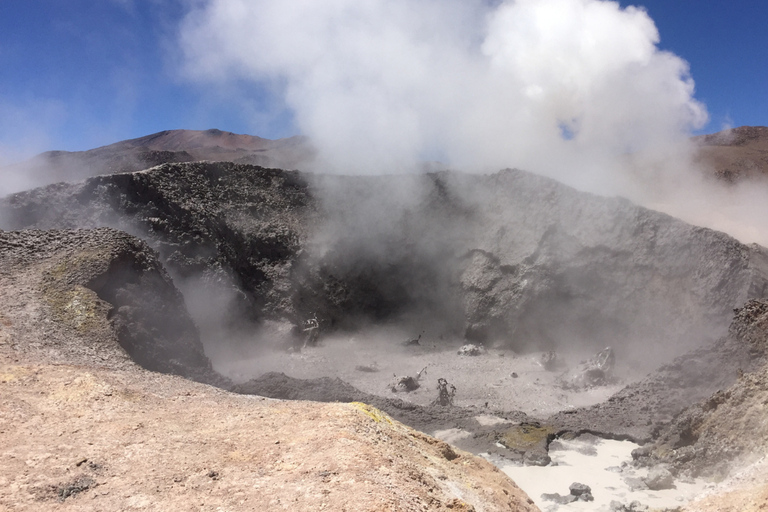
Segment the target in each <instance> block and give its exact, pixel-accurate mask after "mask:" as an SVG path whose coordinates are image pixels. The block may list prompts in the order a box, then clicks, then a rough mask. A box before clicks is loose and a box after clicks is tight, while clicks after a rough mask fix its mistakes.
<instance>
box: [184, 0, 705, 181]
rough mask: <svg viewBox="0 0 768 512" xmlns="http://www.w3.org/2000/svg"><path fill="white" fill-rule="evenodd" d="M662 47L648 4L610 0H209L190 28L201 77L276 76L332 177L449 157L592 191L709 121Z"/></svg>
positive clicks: (187, 41)
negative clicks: (633, 156) (631, 159)
mask: <svg viewBox="0 0 768 512" xmlns="http://www.w3.org/2000/svg"><path fill="white" fill-rule="evenodd" d="M658 41H659V34H658V31H657V30H656V27H655V25H654V23H653V21H652V20H651V19H650V17H649V16H648V15H647V13H646V12H645V11H644V10H642V9H638V8H635V7H628V8H626V9H623V8H621V7H620V6H619V4H618V3H616V2H608V1H601V0H517V1H510V0H507V1H503V2H494V3H489V2H487V1H485V0H386V1H384V0H368V1H359V0H331V1H324V2H316V1H312V0H297V1H293V2H282V1H278V0H257V1H252V0H209V1H206V2H203V3H202V4H201V5H199V6H198V7H197V8H195V9H193V10H192V11H191V12H190V14H189V15H188V16H187V18H186V20H185V22H184V24H183V27H182V31H181V42H182V47H183V49H184V51H185V53H186V58H187V67H188V70H189V72H190V73H192V74H193V75H195V76H197V77H201V78H208V79H210V78H214V77H216V78H217V79H221V78H224V79H230V78H240V79H243V78H245V79H251V80H254V81H257V82H261V83H271V84H275V83H279V84H281V87H283V91H284V94H285V97H286V100H287V104H288V105H289V106H290V107H291V108H292V109H293V111H294V113H295V119H296V123H297V124H298V127H299V128H300V129H301V130H302V131H303V132H304V133H305V134H306V135H309V136H310V138H311V139H312V140H313V141H314V143H315V144H316V145H317V146H318V148H319V150H320V154H321V164H320V166H321V167H322V168H324V169H326V170H332V171H337V172H351V171H355V172H360V168H361V167H364V168H365V172H371V173H382V172H389V173H391V172H400V171H402V170H404V169H413V168H415V167H417V165H418V162H420V161H423V160H440V161H442V162H443V163H445V164H447V165H450V166H456V167H460V168H463V169H467V170H497V169H499V168H502V167H507V166H516V167H521V168H526V169H529V170H533V171H536V172H539V173H543V174H549V175H553V176H555V177H558V178H560V179H562V180H564V181H567V182H569V183H571V184H579V185H581V187H582V188H585V187H584V185H583V184H584V180H585V179H587V180H594V181H600V182H601V183H603V184H605V183H606V180H611V183H613V182H615V181H616V180H617V179H618V178H617V177H616V173H615V171H616V168H617V166H619V165H622V166H626V161H625V158H624V155H626V154H628V153H630V152H631V153H642V154H644V155H646V156H645V157H644V158H646V159H650V160H659V159H667V158H669V156H670V154H671V153H675V152H676V151H678V149H679V148H680V144H681V143H682V142H683V141H684V140H686V139H687V136H688V133H689V131H690V130H691V129H694V128H697V127H700V126H701V125H702V124H703V123H704V122H705V120H706V112H705V109H704V107H703V106H702V105H701V104H699V103H698V102H697V101H696V100H695V99H694V98H693V89H694V87H693V81H692V80H691V78H690V76H689V73H688V65H687V63H686V62H685V61H683V60H682V59H680V58H679V57H677V56H675V55H673V54H670V53H667V52H663V51H660V50H659V49H658V48H657V46H656V44H657V43H658ZM362 163H364V165H361V164H362ZM566 172H567V174H565V173H566ZM614 185H616V186H614V187H610V186H609V187H608V188H609V189H610V188H613V189H614V190H610V191H615V190H616V189H617V187H618V189H619V190H620V187H621V183H614ZM586 188H591V187H586Z"/></svg>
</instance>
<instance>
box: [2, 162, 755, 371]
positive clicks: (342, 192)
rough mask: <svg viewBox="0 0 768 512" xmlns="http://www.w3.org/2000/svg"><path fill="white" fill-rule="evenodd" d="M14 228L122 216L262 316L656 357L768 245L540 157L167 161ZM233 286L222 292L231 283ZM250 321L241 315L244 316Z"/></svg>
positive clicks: (690, 334) (43, 205)
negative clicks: (500, 162) (345, 162)
mask: <svg viewBox="0 0 768 512" xmlns="http://www.w3.org/2000/svg"><path fill="white" fill-rule="evenodd" d="M0 219H2V222H3V224H4V226H5V227H7V228H14V229H16V228H22V227H36V228H56V227H75V226H86V227H94V226H99V225H112V226H116V227H119V228H121V229H124V230H126V231H128V232H131V233H133V234H136V235H139V236H142V237H143V238H145V239H146V240H147V241H148V242H149V243H150V245H152V246H153V247H154V248H155V249H157V250H158V251H159V253H160V255H161V259H162V261H163V262H164V264H165V265H166V266H167V268H168V269H169V271H170V272H171V273H172V275H174V276H177V277H179V278H181V279H182V281H181V286H182V287H183V285H184V282H183V279H192V280H193V281H194V282H195V283H199V282H203V283H208V284H210V283H216V282H231V283H233V284H232V286H233V287H234V289H235V293H233V294H232V296H233V297H235V298H236V304H237V306H236V307H227V308H225V309H226V310H227V311H228V312H229V313H232V312H237V313H238V315H240V316H243V317H245V318H248V319H250V320H252V321H257V322H258V321H260V320H261V319H264V318H275V319H286V320H288V321H289V322H290V323H292V324H293V325H294V326H297V327H298V326H299V325H300V324H301V321H302V320H305V319H307V318H310V317H312V316H313V315H315V314H316V315H317V317H318V320H319V321H320V325H321V329H322V330H323V331H326V332H327V331H328V330H329V329H337V328H342V327H351V328H354V327H356V326H359V325H360V323H361V322H369V321H371V320H373V321H376V322H399V323H401V324H403V325H406V326H409V329H412V330H414V331H416V332H418V331H421V330H423V329H424V328H429V329H430V330H432V332H438V333H449V334H451V335H452V336H455V335H460V336H461V335H463V336H465V337H466V338H468V339H470V340H473V341H477V342H484V343H486V344H503V345H506V346H508V347H511V348H514V349H517V350H524V349H538V350H552V349H559V348H565V347H567V348H573V347H577V348H580V349H582V350H584V351H587V352H589V353H594V352H595V351H597V350H600V349H602V348H604V347H605V346H608V345H610V346H612V347H613V348H614V350H615V352H616V355H617V358H618V359H619V360H621V359H622V358H624V360H629V359H635V360H636V361H637V362H638V363H643V362H645V363H646V364H647V365H648V366H652V365H653V364H655V363H658V362H660V361H663V360H664V358H665V357H668V356H669V355H675V354H680V353H683V352H685V350H686V349H687V348H691V347H694V346H697V345H699V344H700V343H701V340H702V339H707V338H710V339H714V338H715V337H717V336H718V335H720V334H722V333H723V332H724V327H722V326H724V325H726V323H727V320H728V317H729V315H730V312H731V309H732V308H734V307H737V306H738V305H740V304H742V303H743V302H744V301H745V300H747V299H748V298H750V297H762V296H763V295H764V294H765V292H766V289H768V287H767V286H766V282H767V280H766V276H767V275H768V272H767V271H766V269H767V268H768V264H767V263H766V262H767V261H768V257H766V254H765V251H764V249H762V248H759V247H757V246H745V245H743V244H740V243H739V242H737V241H736V240H734V239H732V238H730V237H728V236H727V235H725V234H722V233H718V232H715V231H712V230H708V229H703V228H697V227H694V226H691V225H688V224H685V223H683V222H681V221H678V220H676V219H674V218H672V217H669V216H667V215H663V214H660V213H657V212H653V211H651V210H647V209H645V208H641V207H638V206H636V205H633V204H631V203H630V202H628V201H626V200H623V199H616V198H604V197H598V196H594V195H591V194H585V193H580V192H577V191H575V190H573V189H571V188H569V187H566V186H564V185H561V184H559V183H557V182H555V181H552V180H549V179H545V178H541V177H537V176H534V175H531V174H528V173H525V172H522V171H511V170H507V171H502V172H499V173H496V174H492V175H484V176H478V175H463V174H459V173H451V172H443V173H437V174H428V175H419V176H379V177H351V176H311V175H309V176H308V175H303V174H300V173H298V172H287V171H281V170H276V169H263V168H260V167H254V166H249V165H235V164H231V163H206V162H198V163H187V164H165V165H162V166H159V167H157V168H153V169H149V170H146V171H141V172H136V173H129V174H117V175H110V176H99V177H95V178H91V179H89V180H87V181H85V182H82V183H78V184H72V185H53V186H50V187H46V188H42V189H36V190H32V191H29V192H25V193H20V194H15V195H12V196H9V197H7V198H5V199H4V200H2V201H0ZM213 302H216V301H213ZM229 323H230V324H232V322H229Z"/></svg>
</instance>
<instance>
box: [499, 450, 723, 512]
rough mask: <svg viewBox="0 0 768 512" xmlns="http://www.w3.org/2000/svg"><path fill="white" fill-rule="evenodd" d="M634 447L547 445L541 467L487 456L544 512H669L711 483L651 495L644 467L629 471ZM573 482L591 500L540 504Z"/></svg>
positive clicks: (686, 483)
mask: <svg viewBox="0 0 768 512" xmlns="http://www.w3.org/2000/svg"><path fill="white" fill-rule="evenodd" d="M638 447H639V445H637V444H635V443H632V442H630V441H614V440H609V439H600V438H597V437H595V436H591V435H584V436H580V437H578V438H575V439H573V440H562V439H560V440H556V441H553V442H552V443H551V444H550V447H549V455H550V457H552V464H550V465H548V466H544V467H533V466H515V465H512V464H510V463H509V462H507V461H505V460H503V459H500V458H498V457H487V458H488V459H489V460H490V461H491V462H493V463H494V464H496V465H497V466H498V467H499V468H500V469H501V470H502V471H504V473H506V474H507V475H508V476H509V477H510V478H512V479H513V480H514V481H515V483H517V485H519V486H520V487H521V488H522V489H523V490H524V491H525V492H526V493H528V495H529V496H530V497H531V499H533V501H534V502H535V503H536V505H537V506H538V507H539V508H540V509H541V510H542V511H543V512H555V511H566V510H590V511H601V512H602V511H605V512H608V511H610V510H611V502H612V501H614V502H619V503H621V504H622V505H625V506H628V505H629V504H630V503H632V502H633V501H638V502H640V503H642V504H643V505H647V506H649V507H650V508H651V509H654V508H656V509H665V508H670V509H673V508H675V507H679V506H681V505H683V504H684V503H686V502H688V501H690V500H691V499H693V498H695V497H697V496H699V495H700V494H701V493H703V492H704V491H705V490H706V489H707V488H708V487H711V486H712V484H708V483H706V482H705V481H704V480H691V481H679V480H676V481H675V482H674V487H673V488H672V489H666V490H650V489H648V487H647V485H645V483H644V481H643V480H644V478H646V477H647V476H648V470H647V469H645V468H634V467H632V466H631V465H630V463H631V461H632V455H631V453H632V450H634V449H635V448H638ZM574 482H578V483H582V484H586V485H588V486H589V487H590V488H591V489H592V496H594V501H589V502H585V501H575V502H573V503H570V504H567V505H560V504H557V503H555V502H553V501H550V500H547V499H543V498H542V494H545V493H546V494H552V493H559V494H560V495H566V494H568V493H569V490H568V489H569V486H570V485H571V484H573V483H574Z"/></svg>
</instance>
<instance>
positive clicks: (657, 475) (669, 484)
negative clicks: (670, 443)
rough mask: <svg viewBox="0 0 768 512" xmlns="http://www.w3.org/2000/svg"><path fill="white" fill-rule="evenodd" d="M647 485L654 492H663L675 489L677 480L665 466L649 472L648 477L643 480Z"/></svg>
mask: <svg viewBox="0 0 768 512" xmlns="http://www.w3.org/2000/svg"><path fill="white" fill-rule="evenodd" d="M643 481H644V482H645V485H647V486H648V488H649V489H650V490H652V491H661V490H664V489H674V487H675V484H674V482H675V479H674V477H673V476H672V473H670V472H669V470H668V469H667V468H665V467H663V466H656V467H655V468H653V469H651V470H650V471H649V472H648V476H647V477H645V478H644V479H643Z"/></svg>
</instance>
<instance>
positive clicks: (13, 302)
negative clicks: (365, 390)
mask: <svg viewBox="0 0 768 512" xmlns="http://www.w3.org/2000/svg"><path fill="white" fill-rule="evenodd" d="M0 248H2V250H1V251H0V304H2V306H3V308H2V316H0V388H1V389H2V392H1V393H0V408H1V410H2V414H1V415H0V459H2V460H1V461H0V509H3V510H40V509H41V508H46V509H56V510H59V509H60V510H170V509H173V510H221V509H222V508H226V509H227V510H254V509H269V510H325V509H327V510H403V511H411V510H414V511H415V510H446V511H447V510H477V511H480V510H487V511H491V510H519V511H525V510H531V511H533V510H536V507H535V506H533V505H531V503H530V502H529V501H528V499H527V497H526V496H525V494H524V493H523V492H522V491H520V489H518V488H517V487H516V486H515V485H514V483H512V481H511V480H509V479H508V478H507V477H506V476H504V475H503V474H502V473H501V472H500V471H498V469H496V468H495V467H494V466H492V465H491V464H490V463H488V462H486V461H484V460H482V459H478V458H476V457H474V456H472V455H470V454H469V453H466V452H463V451H461V450H459V449H457V448H456V449H454V448H452V447H450V446H449V445H447V444H445V443H444V442H441V441H438V440H436V439H434V438H431V437H429V436H426V435H424V434H422V433H420V432H418V431H415V430H413V429H411V428H408V427H406V426H404V425H402V424H400V423H398V422H396V421H394V420H392V419H391V418H390V417H389V416H387V415H386V414H384V413H381V412H380V411H378V410H377V409H375V408H373V407H371V406H369V405H366V404H362V403H347V404H317V403H310V402H285V401H276V400H268V399H265V398H261V397H252V396H243V395H237V394H233V393H230V392H227V391H224V390H220V389H217V388H215V387H212V386H210V385H206V384H196V383H193V382H191V381H190V380H188V379H184V378H182V377H174V376H170V375H162V374H160V373H155V372H151V371H148V370H146V369H143V368H141V367H140V366H139V365H137V364H136V363H135V362H133V360H132V359H131V358H130V357H129V356H128V354H131V355H132V356H133V359H135V360H136V361H138V362H142V361H144V362H145V359H144V358H145V357H146V356H147V355H148V354H151V355H152V364H154V365H156V366H155V369H158V370H163V371H166V372H175V373H180V374H185V375H187V376H188V377H192V378H197V379H198V380H208V381H212V382H213V383H214V384H217V385H219V386H221V385H226V384H227V383H226V380H225V379H222V378H220V377H216V376H215V375H213V374H212V373H210V365H209V364H208V360H207V358H206V357H205V356H204V355H202V352H201V345H200V344H199V340H198V339H197V338H196V331H195V330H194V328H193V327H194V326H193V324H192V323H191V322H186V327H187V330H186V331H184V330H183V329H181V331H179V329H180V327H183V324H182V323H180V322H182V321H183V320H184V318H187V319H188V317H186V316H185V315H186V311H185V310H184V308H183V302H182V301H181V297H180V295H178V291H177V290H176V289H175V288H174V287H173V285H172V283H171V282H170V280H168V279H167V274H165V273H164V271H162V267H160V266H159V264H158V261H157V258H156V254H155V253H154V252H153V251H151V250H150V249H149V248H148V247H147V246H146V245H145V244H144V243H143V242H141V241H140V240H138V239H135V238H133V237H130V236H128V235H125V234H124V233H120V232H117V231H114V230H109V229H102V230H96V231H68V232H67V231H59V232H55V231H54V232H34V231H32V232H23V233H8V232H0ZM116 262H117V263H116ZM146 288H149V289H150V290H151V295H152V296H154V297H164V298H165V302H164V305H163V307H164V309H163V310H162V311H160V312H158V313H162V315H163V317H164V318H165V319H166V320H168V321H169V322H171V323H170V324H168V325H167V327H170V328H171V331H172V333H175V335H176V337H173V338H169V337H168V336H170V334H169V333H168V332H167V331H165V330H164V327H165V326H163V325H160V324H158V323H157V322H155V316H154V315H153V314H152V313H151V312H147V311H146V310H144V309H142V308H141V307H140V306H141V304H140V303H138V302H135V299H137V298H139V299H141V298H142V296H141V295H140V294H138V291H137V290H141V289H144V291H148V290H147V289H146ZM104 290H115V292H114V293H112V294H109V293H107V292H104ZM126 290H127V291H126ZM130 291H133V292H134V294H133V295H131V294H130V293H129V292H130ZM98 292H101V294H99V293H98ZM102 296H103V297H106V298H102ZM143 298H144V299H146V297H143ZM151 306H152V307H159V306H158V305H157V304H154V303H153V304H151ZM173 307H176V308H177V309H176V310H175V311H172V310H171V308H173ZM121 308H136V310H135V311H134V313H133V314H127V313H126V314H127V315H128V317H129V318H130V319H131V321H132V322H133V323H130V324H126V323H125V321H124V320H123V319H121V317H120V315H122V314H123V313H121V312H120V309H121ZM174 317H176V318H174ZM125 325H128V326H129V327H130V331H131V332H133V333H136V332H142V331H144V330H149V331H151V333H152V334H153V338H152V339H153V340H154V342H150V343H149V344H147V343H146V341H147V340H144V342H145V343H139V344H136V345H130V344H129V343H128V342H131V341H133V340H134V339H135V334H134V335H133V336H129V337H128V339H127V341H126V337H125V335H124V334H123V333H122V331H123V327H124V326H125Z"/></svg>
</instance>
